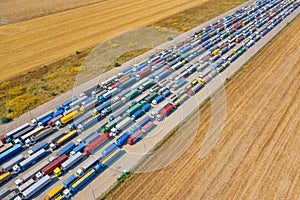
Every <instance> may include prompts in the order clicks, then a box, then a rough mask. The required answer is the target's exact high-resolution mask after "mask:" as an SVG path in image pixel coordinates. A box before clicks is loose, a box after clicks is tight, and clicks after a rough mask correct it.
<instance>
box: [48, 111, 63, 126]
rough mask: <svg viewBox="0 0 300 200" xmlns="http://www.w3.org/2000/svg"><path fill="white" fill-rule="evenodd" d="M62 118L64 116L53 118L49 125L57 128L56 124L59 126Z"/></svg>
mask: <svg viewBox="0 0 300 200" xmlns="http://www.w3.org/2000/svg"><path fill="white" fill-rule="evenodd" d="M62 117H63V115H62V114H61V115H58V116H56V117H53V118H52V119H51V120H50V121H48V125H49V126H52V127H54V126H56V124H58V123H57V122H59V120H60V118H62Z"/></svg>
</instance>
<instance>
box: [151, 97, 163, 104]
mask: <svg viewBox="0 0 300 200" xmlns="http://www.w3.org/2000/svg"><path fill="white" fill-rule="evenodd" d="M164 99H165V98H164V97H163V96H162V95H158V96H157V97H155V99H153V100H152V104H154V105H157V104H159V103H160V102H162V101H163V100H164Z"/></svg>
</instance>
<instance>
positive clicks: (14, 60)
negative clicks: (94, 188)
mask: <svg viewBox="0 0 300 200" xmlns="http://www.w3.org/2000/svg"><path fill="white" fill-rule="evenodd" d="M205 1H206V0H187V1H182V0H174V1H172V3H170V1H169V0H151V1H145V0H139V1H133V0H122V1H120V0H118V1H114V0H107V1H104V2H100V3H97V4H93V5H90V6H85V7H81V8H77V9H72V10H69V11H65V12H61V13H56V14H52V15H47V16H44V17H40V18H35V19H32V20H27V21H23V22H19V23H15V24H9V25H5V26H1V27H0V49H1V54H0V60H1V64H0V68H1V74H0V82H1V81H3V80H4V79H8V78H11V77H12V76H14V75H16V74H20V73H23V72H26V71H29V70H31V69H33V68H36V67H40V66H42V65H44V64H49V63H52V62H53V61H55V60H58V59H61V58H63V57H65V56H67V55H69V54H72V53H74V52H75V51H76V50H80V49H83V48H86V47H90V46H93V45H96V44H97V43H99V42H100V41H103V40H106V39H108V38H111V37H112V36H113V35H116V34H120V33H123V32H126V31H129V30H131V29H134V28H136V27H141V26H144V25H146V24H149V23H153V22H155V21H157V20H159V19H162V18H165V17H168V16H170V15H173V14H175V13H178V12H180V11H183V10H186V9H189V8H192V7H195V6H197V5H200V4H202V3H204V2H205Z"/></svg>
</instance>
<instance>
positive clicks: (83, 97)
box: [69, 95, 88, 108]
mask: <svg viewBox="0 0 300 200" xmlns="http://www.w3.org/2000/svg"><path fill="white" fill-rule="evenodd" d="M87 98H88V97H87V96H86V95H84V96H82V97H80V98H79V99H77V100H76V101H73V102H72V103H70V104H69V106H70V107H71V108H72V107H74V106H77V105H80V104H81V103H82V102H83V101H85V100H86V99H87Z"/></svg>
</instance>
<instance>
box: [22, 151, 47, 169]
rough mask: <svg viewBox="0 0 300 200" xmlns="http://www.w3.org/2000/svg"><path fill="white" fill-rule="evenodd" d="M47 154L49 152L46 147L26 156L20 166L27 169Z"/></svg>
mask: <svg viewBox="0 0 300 200" xmlns="http://www.w3.org/2000/svg"><path fill="white" fill-rule="evenodd" d="M47 154H48V151H46V150H45V149H41V150H39V151H37V152H36V153H35V154H33V155H31V156H29V157H28V158H26V159H25V160H23V161H22V162H20V163H19V166H20V167H21V169H26V168H27V167H29V166H30V165H33V164H35V163H36V162H37V161H38V160H40V159H41V158H44V157H45V155H47Z"/></svg>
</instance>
